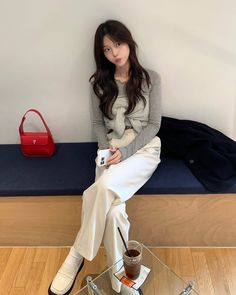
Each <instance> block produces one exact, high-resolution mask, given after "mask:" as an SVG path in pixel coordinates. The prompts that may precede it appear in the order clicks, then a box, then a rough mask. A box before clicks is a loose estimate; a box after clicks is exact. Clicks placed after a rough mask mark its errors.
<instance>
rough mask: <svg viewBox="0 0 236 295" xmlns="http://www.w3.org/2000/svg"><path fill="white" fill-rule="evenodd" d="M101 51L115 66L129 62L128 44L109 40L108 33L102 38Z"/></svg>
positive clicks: (121, 65)
mask: <svg viewBox="0 0 236 295" xmlns="http://www.w3.org/2000/svg"><path fill="white" fill-rule="evenodd" d="M103 52H104V55H105V57H106V58H107V59H108V60H109V61H110V62H111V63H113V64H114V65H115V66H116V67H123V66H126V65H128V64H129V52H130V50H129V45H128V44H127V43H122V42H116V41H113V40H111V39H110V38H109V37H108V35H105V36H104V38H103Z"/></svg>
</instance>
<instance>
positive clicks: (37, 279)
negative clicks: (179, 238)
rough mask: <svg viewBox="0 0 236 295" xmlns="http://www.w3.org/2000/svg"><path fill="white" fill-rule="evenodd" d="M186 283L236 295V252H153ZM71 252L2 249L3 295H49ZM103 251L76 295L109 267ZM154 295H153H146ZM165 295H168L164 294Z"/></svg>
mask: <svg viewBox="0 0 236 295" xmlns="http://www.w3.org/2000/svg"><path fill="white" fill-rule="evenodd" d="M150 249H151V250H152V251H153V252H154V253H155V254H156V255H157V256H159V258H160V259H161V260H163V261H164V262H165V263H166V264H167V265H168V266H169V267H171V268H172V269H173V270H174V271H175V272H176V273H177V274H178V275H179V276H181V277H182V278H183V279H185V280H186V281H190V280H192V281H194V282H195V287H196V289H197V291H198V292H199V293H200V294H202V295H235V294H236V248H150ZM68 251H69V248H65V247H63V248H57V247H45V248H42V247H29V248H24V247H14V248H8V247H2V248H0V295H47V289H48V285H49V284H50V282H51V280H52V278H53V276H54V275H55V273H56V272H57V269H58V267H59V266H60V265H61V263H62V261H63V260H64V258H65V257H66V255H67V253H68ZM105 256H106V254H105V251H104V249H103V248H101V249H100V250H99V253H98V255H97V256H96V258H95V259H94V260H93V261H92V262H86V263H85V267H84V268H83V270H82V272H81V274H80V275H79V278H78V279H77V281H76V284H75V287H74V289H73V292H72V294H74V293H75V292H76V290H78V289H80V286H81V284H83V283H84V278H85V277H86V275H87V274H94V275H96V274H98V273H100V272H101V271H102V270H104V269H105V267H106V257H105ZM145 295H152V294H145ZM160 295H165V294H160Z"/></svg>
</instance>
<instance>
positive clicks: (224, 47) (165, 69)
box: [0, 0, 236, 143]
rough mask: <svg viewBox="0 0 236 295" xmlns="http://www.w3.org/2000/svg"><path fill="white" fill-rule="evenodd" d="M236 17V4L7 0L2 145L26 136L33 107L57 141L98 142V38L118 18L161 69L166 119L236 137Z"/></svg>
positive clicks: (0, 1)
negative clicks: (21, 131) (93, 87)
mask: <svg viewBox="0 0 236 295" xmlns="http://www.w3.org/2000/svg"><path fill="white" fill-rule="evenodd" d="M235 15H236V2H235V1H233V0H231V1H230V0H225V1H217V0H215V1H213V0H199V1H191V0H180V1H176V0H175V1H170V0H146V1H138V0H129V1H127V0H119V1H118V0H109V1H98V0H87V1H79V0H77V1H76V0H50V1H48V0H21V1H17V0H15V1H14V0H5V1H4V0H0V19H1V26H0V40H1V46H0V101H1V115H0V143H17V142H19V136H18V126H19V123H20V120H21V117H22V115H23V113H24V112H25V111H26V110H27V109H28V108H31V107H34V108H37V109H39V110H40V111H41V112H42V113H43V115H44V116H45V119H46V121H47V122H48V124H49V127H50V129H51V131H52V132H53V135H54V138H55V141H56V142H77V141H92V140H94V139H95V138H94V134H93V132H92V130H91V123H90V122H91V116H90V104H89V84H88V79H89V77H90V75H91V74H92V73H93V71H94V61H93V36H94V32H95V29H96V28H97V26H98V25H99V24H100V23H101V22H102V21H104V20H106V19H111V18H114V19H118V20H120V21H123V22H124V23H125V24H126V25H127V26H128V27H129V28H130V30H131V32H132V33H133V36H134V38H135V39H136V41H137V43H138V45H139V57H140V61H141V63H142V64H143V65H144V66H145V67H148V68H152V69H154V70H156V71H158V72H159V73H160V74H161V77H162V88H163V114H164V115H167V116H172V117H176V118H185V119H191V120H197V121H200V122H203V123H206V124H208V125H210V126H212V127H214V128H217V129H218V130H220V131H222V132H224V133H225V134H226V135H228V136H230V137H232V138H234V139H236V38H235V36H236V34H235V30H236V18H235ZM30 119H32V116H31V118H30ZM26 127H27V128H30V127H32V125H31V126H30V125H28V126H26Z"/></svg>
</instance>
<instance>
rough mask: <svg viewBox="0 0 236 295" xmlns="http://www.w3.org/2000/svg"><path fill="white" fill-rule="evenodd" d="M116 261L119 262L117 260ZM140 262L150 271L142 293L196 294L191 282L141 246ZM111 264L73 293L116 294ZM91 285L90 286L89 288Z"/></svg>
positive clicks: (165, 294) (155, 294)
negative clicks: (112, 285) (112, 281)
mask: <svg viewBox="0 0 236 295" xmlns="http://www.w3.org/2000/svg"><path fill="white" fill-rule="evenodd" d="M117 263H120V261H118V262H117ZM142 264H143V265H145V266H146V267H148V268H150V270H151V271H150V273H149V275H148V277H147V278H146V280H145V282H144V283H143V285H142V286H141V290H142V292H143V295H189V294H191V295H197V294H199V293H197V292H196V290H194V286H192V284H191V282H185V281H184V280H183V279H181V278H180V277H179V276H178V275H177V274H176V273H174V272H173V271H172V270H171V269H170V268H169V267H168V266H167V265H165V264H164V263H163V262H162V261H161V260H160V259H159V258H158V257H157V256H156V255H155V254H154V253H153V252H152V251H150V250H149V249H148V248H147V247H146V246H143V260H142ZM112 269H113V266H111V267H110V268H108V269H106V270H105V271H104V272H103V273H101V274H100V275H99V276H97V277H96V278H95V279H93V280H92V279H91V278H90V277H87V282H88V285H86V286H85V287H83V288H82V289H81V290H80V291H78V292H76V293H75V294H74V295H115V294H116V295H117V293H116V292H115V291H113V290H112V287H111V280H110V275H109V272H110V271H112ZM91 287H92V288H91Z"/></svg>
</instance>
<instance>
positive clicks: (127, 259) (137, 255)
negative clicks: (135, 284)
mask: <svg viewBox="0 0 236 295" xmlns="http://www.w3.org/2000/svg"><path fill="white" fill-rule="evenodd" d="M127 248H128V252H129V253H127V251H126V249H124V254H123V261H124V268H125V274H126V276H127V277H128V278H129V279H131V280H136V279H137V278H138V277H139V274H140V269H141V262H142V249H143V247H142V244H141V243H139V242H137V241H128V242H127ZM129 255H130V256H129Z"/></svg>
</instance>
